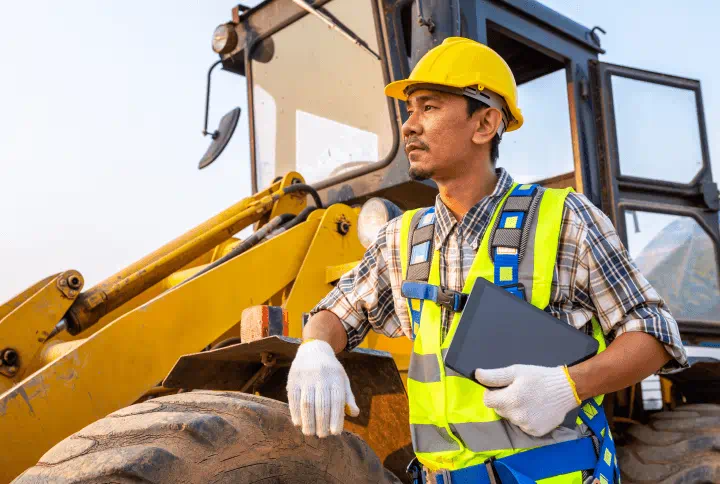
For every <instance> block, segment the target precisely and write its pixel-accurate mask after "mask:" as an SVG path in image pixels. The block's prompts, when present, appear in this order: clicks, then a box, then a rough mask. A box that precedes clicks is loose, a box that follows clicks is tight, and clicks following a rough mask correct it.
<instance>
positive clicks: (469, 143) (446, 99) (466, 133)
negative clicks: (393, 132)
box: [402, 89, 477, 181]
mask: <svg viewBox="0 0 720 484" xmlns="http://www.w3.org/2000/svg"><path fill="white" fill-rule="evenodd" d="M407 109H408V113H409V115H410V117H409V118H408V120H407V121H405V124H403V127H402V134H403V139H404V142H405V153H407V157H408V160H410V177H411V178H413V179H415V180H426V179H428V178H432V179H433V180H435V181H442V180H445V179H452V178H456V177H458V176H462V173H461V171H462V169H463V167H464V166H465V163H464V161H465V160H468V159H470V157H472V153H473V150H474V149H476V145H475V144H474V143H473V134H474V132H475V130H476V128H477V121H476V120H474V119H473V118H474V117H468V114H467V101H466V100H465V98H463V97H462V96H457V95H454V94H447V93H444V92H438V91H431V90H427V89H421V90H418V91H415V92H413V93H412V94H411V95H410V96H408V100H407Z"/></svg>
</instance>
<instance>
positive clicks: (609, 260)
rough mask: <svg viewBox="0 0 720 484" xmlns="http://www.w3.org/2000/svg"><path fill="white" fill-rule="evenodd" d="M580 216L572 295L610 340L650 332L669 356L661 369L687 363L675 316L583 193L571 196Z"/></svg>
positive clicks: (684, 365)
mask: <svg viewBox="0 0 720 484" xmlns="http://www.w3.org/2000/svg"><path fill="white" fill-rule="evenodd" d="M574 199H575V201H576V202H578V201H579V202H581V205H582V207H577V206H576V210H578V209H579V212H580V213H578V215H579V216H580V218H582V219H583V222H584V223H583V225H584V227H583V230H582V231H581V237H580V240H579V242H580V244H579V247H578V254H579V260H578V271H577V279H576V285H577V288H578V290H579V291H580V292H581V293H582V296H581V297H578V298H576V299H580V300H585V302H586V303H589V304H591V305H592V306H593V312H594V313H595V314H596V315H597V317H598V320H599V322H600V324H601V325H602V328H603V331H604V333H605V334H606V335H609V336H610V338H611V339H614V338H615V337H617V336H619V335H621V334H623V333H628V332H631V331H641V332H643V333H647V334H650V335H652V336H654V337H655V338H657V340H658V341H660V342H661V343H662V344H663V345H664V347H665V349H666V351H667V352H668V354H669V355H670V356H671V357H672V359H671V360H670V361H669V362H668V363H667V364H666V365H665V366H664V367H663V368H662V370H661V371H660V372H661V373H664V372H669V371H673V370H676V369H678V368H685V367H687V366H688V363H687V354H686V352H685V348H684V347H683V344H682V341H681V339H680V331H679V329H678V325H677V322H676V321H675V318H673V316H672V315H671V314H670V310H669V308H668V306H667V304H666V303H665V301H664V300H663V299H662V297H660V295H659V294H658V292H657V291H656V290H655V289H654V288H653V287H652V285H651V284H650V283H649V282H648V280H647V279H646V278H645V276H644V275H643V274H642V273H641V272H640V270H639V269H638V268H637V266H636V265H635V263H634V262H633V261H632V259H631V258H630V256H629V254H628V252H627V250H626V249H625V247H624V246H623V244H622V242H621V240H620V237H619V236H618V234H617V232H616V231H615V228H614V227H613V225H612V223H611V222H610V220H609V219H608V218H607V216H606V215H605V214H604V213H603V212H601V211H600V210H599V209H598V208H597V207H595V206H594V205H592V204H591V203H590V202H589V201H588V200H587V199H586V198H585V197H582V196H577V195H576V196H575V197H574Z"/></svg>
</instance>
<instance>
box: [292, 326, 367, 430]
mask: <svg viewBox="0 0 720 484" xmlns="http://www.w3.org/2000/svg"><path fill="white" fill-rule="evenodd" d="M287 393H288V404H289V406H290V416H291V417H292V422H293V424H294V425H295V426H296V427H300V426H302V433H303V434H305V435H317V436H318V437H327V436H328V435H329V434H332V435H339V434H340V433H342V430H343V422H344V419H345V417H344V413H345V406H346V405H345V404H347V407H348V413H349V415H350V416H352V417H357V416H358V415H359V414H360V409H359V408H358V406H357V405H356V404H355V396H354V395H353V393H352V390H351V389H350V380H349V379H348V377H347V374H346V373H345V368H343V366H342V365H341V364H340V362H339V361H338V359H337V357H336V356H335V351H333V349H332V347H331V346H330V344H329V343H327V342H325V341H322V340H317V339H316V340H308V341H306V342H304V343H303V344H301V345H300V348H298V351H297V354H296V355H295V359H294V360H293V362H292V366H290V373H289V374H288V383H287Z"/></svg>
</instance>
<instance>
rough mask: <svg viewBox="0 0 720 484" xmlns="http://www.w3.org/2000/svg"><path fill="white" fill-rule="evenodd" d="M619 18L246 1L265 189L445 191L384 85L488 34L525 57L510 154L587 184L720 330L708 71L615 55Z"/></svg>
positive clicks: (698, 324)
mask: <svg viewBox="0 0 720 484" xmlns="http://www.w3.org/2000/svg"><path fill="white" fill-rule="evenodd" d="M603 33H604V31H603V30H602V28H600V27H593V28H586V27H584V26H582V25H580V24H578V23H576V22H574V21H572V20H570V19H569V18H566V17H564V16H562V15H560V14H559V13H557V12H555V11H553V10H551V9H549V8H547V7H545V6H543V5H542V4H541V3H539V2H535V1H531V0H503V1H500V0H454V1H446V0H315V1H314V2H311V1H306V0H268V1H265V2H263V3H261V4H260V5H258V6H256V7H254V8H251V9H247V8H244V7H242V6H238V7H235V8H234V9H233V12H232V20H231V21H229V22H227V23H225V24H222V25H220V26H219V27H218V28H217V30H216V31H215V36H214V39H213V48H214V50H215V51H216V52H217V53H218V54H219V55H220V61H219V62H220V63H221V64H222V68H223V69H225V70H227V71H230V72H234V73H237V74H240V75H243V76H245V78H246V81H247V93H248V108H249V113H248V115H249V135H250V140H249V141H250V158H251V170H250V176H251V179H252V186H253V189H254V190H256V191H257V190H259V189H262V188H263V187H266V186H268V185H269V184H270V182H272V181H273V179H275V177H277V176H282V175H283V174H284V173H287V172H289V171H297V172H300V173H302V174H303V175H304V176H305V178H306V181H307V182H308V183H310V184H312V185H313V186H314V187H315V188H316V189H317V190H318V191H319V192H320V194H321V196H322V198H323V199H324V201H326V202H328V203H334V202H344V203H350V204H356V203H361V202H363V201H365V200H367V199H369V198H370V197H383V198H386V199H389V200H391V201H392V202H394V203H395V204H397V205H398V206H400V207H401V208H404V209H410V208H415V207H418V206H427V205H430V204H432V203H433V200H434V197H435V195H436V193H437V192H436V189H435V187H434V184H433V183H432V182H431V181H427V182H417V181H413V180H411V179H410V178H409V176H408V174H407V170H408V161H407V158H406V156H405V153H404V151H403V149H402V147H401V134H400V128H401V126H402V123H403V121H404V120H405V119H406V117H407V113H406V110H405V106H404V103H403V102H398V101H396V100H394V99H390V98H387V97H386V96H385V95H384V94H383V87H384V86H385V85H386V84H387V83H389V82H391V81H393V80H397V79H402V78H405V77H407V76H408V75H409V73H410V71H411V69H412V67H413V66H414V64H415V63H416V62H417V60H418V59H419V58H420V57H421V56H422V55H423V54H424V53H425V52H427V51H428V50H429V49H431V48H432V47H434V46H436V45H438V44H439V43H441V42H442V41H443V39H445V38H447V37H450V36H463V37H469V38H472V39H475V40H477V41H479V42H482V43H485V44H487V45H488V46H490V47H491V48H493V49H494V50H495V51H497V52H498V53H499V54H500V55H501V56H502V57H503V58H504V59H505V60H506V61H507V63H508V64H509V65H510V67H511V68H512V70H513V73H514V75H515V78H516V81H517V83H518V90H519V106H520V108H521V109H522V110H523V113H524V117H525V124H524V125H523V127H522V129H520V130H518V131H515V132H512V133H508V134H506V135H505V136H504V137H503V140H502V143H501V144H500V159H499V161H498V165H499V166H502V167H504V168H506V169H507V170H508V171H509V172H510V173H511V174H512V176H513V177H514V178H515V179H516V180H517V181H520V182H539V183H541V184H542V185H544V186H547V187H573V188H574V189H575V190H576V191H578V192H581V193H583V194H584V195H585V196H587V197H588V198H589V199H590V200H591V201H592V202H593V203H595V204H596V205H598V206H599V207H601V208H602V209H603V210H604V211H605V212H606V213H607V214H608V216H609V217H610V218H611V220H612V221H613V223H614V224H615V226H616V227H617V229H618V232H619V233H620V235H621V237H622V238H623V239H624V242H625V243H626V246H627V247H628V250H629V251H630V253H631V255H632V256H633V257H634V258H635V260H636V261H637V264H638V265H639V266H640V268H641V270H643V272H644V273H646V274H647V276H648V278H649V279H650V282H651V283H653V285H655V286H656V287H657V288H658V290H659V291H660V292H661V293H662V295H663V296H664V297H665V299H666V300H667V302H668V304H669V305H670V307H671V309H672V311H673V313H674V315H675V316H676V317H677V319H678V320H679V321H680V323H681V328H682V330H683V335H684V337H687V338H689V340H690V341H691V340H692V339H693V338H695V336H697V335H705V336H708V334H709V333H713V334H715V333H716V332H717V331H718V329H717V328H718V325H720V316H718V315H719V314H720V289H719V286H718V260H719V257H718V254H719V252H718V240H719V239H720V232H719V231H718V213H717V211H718V205H719V204H718V192H717V186H716V184H715V183H714V181H713V178H712V172H711V167H710V157H709V153H708V142H707V134H706V130H705V121H704V114H703V103H702V94H701V90H700V83H699V82H698V81H695V80H691V79H683V78H679V77H675V76H670V75H665V74H658V73H653V72H647V71H642V70H638V69H633V68H629V67H623V66H617V65H611V64H607V63H603V62H600V61H599V60H598V55H599V54H602V53H604V51H603V49H602V47H601V41H600V38H601V34H603ZM670 118H672V119H674V120H676V122H674V123H672V125H670V124H669V123H666V122H665V120H667V119H670Z"/></svg>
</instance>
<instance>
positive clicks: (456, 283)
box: [312, 168, 687, 371]
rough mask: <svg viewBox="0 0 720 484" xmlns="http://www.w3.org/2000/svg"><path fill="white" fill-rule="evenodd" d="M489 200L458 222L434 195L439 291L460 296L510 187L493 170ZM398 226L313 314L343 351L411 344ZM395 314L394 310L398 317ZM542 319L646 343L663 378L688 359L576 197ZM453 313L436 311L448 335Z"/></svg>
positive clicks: (606, 229)
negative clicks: (634, 336) (663, 361)
mask: <svg viewBox="0 0 720 484" xmlns="http://www.w3.org/2000/svg"><path fill="white" fill-rule="evenodd" d="M497 174H498V183H497V186H496V187H495V190H494V191H493V193H492V194H491V195H489V196H487V197H485V198H483V199H482V200H480V202H478V204H477V205H475V206H474V207H472V208H471V209H470V210H469V211H468V213H467V214H465V216H464V217H463V219H462V221H460V222H458V221H457V220H456V219H455V217H454V216H453V215H452V213H451V212H450V211H449V210H448V208H447V207H446V206H445V204H444V203H443V202H442V201H441V200H440V196H439V195H438V197H437V199H436V201H435V213H436V214H437V222H436V225H435V248H436V249H438V248H439V250H440V283H441V285H442V286H445V287H448V288H450V289H453V290H455V291H462V288H463V285H464V282H465V278H466V277H467V275H468V272H469V271H470V266H471V265H472V262H473V259H474V258H475V254H476V253H477V249H478V246H479V245H480V242H481V240H482V237H483V234H484V232H485V230H486V229H487V228H488V225H489V223H490V218H491V217H492V215H493V213H494V212H495V210H496V208H497V206H498V203H499V202H500V200H501V199H502V197H503V196H504V195H505V193H506V192H507V191H508V190H509V189H510V187H511V186H512V184H513V180H512V178H511V177H510V175H509V174H508V173H507V172H506V171H505V170H504V169H502V168H501V169H498V170H497ZM401 218H402V217H399V218H396V219H394V220H391V221H390V222H388V223H387V225H385V226H384V227H383V228H382V229H381V230H380V232H379V233H378V237H377V240H376V241H375V242H374V243H373V244H372V245H371V246H370V247H369V248H368V250H367V252H366V253H365V256H364V257H363V260H362V261H361V262H360V264H358V265H357V266H356V267H355V268H354V269H353V270H352V271H350V272H348V273H347V274H345V275H344V276H343V277H342V278H341V279H340V281H339V282H338V284H337V286H336V287H335V288H334V289H333V290H332V291H330V293H329V294H328V295H327V296H326V297H325V298H324V299H323V300H322V301H320V303H319V304H318V305H317V306H316V307H315V308H314V309H313V310H312V313H313V314H314V313H316V312H318V311H321V310H329V311H332V312H333V313H334V314H336V315H337V316H338V317H339V318H340V320H341V321H342V323H343V325H344V327H345V330H346V331H347V335H348V345H347V349H352V348H354V347H356V346H357V345H358V344H360V343H361V342H362V340H363V339H364V338H365V335H366V334H367V332H368V330H370V329H371V328H372V329H373V330H375V331H377V332H378V333H381V334H384V335H386V336H389V337H391V338H394V337H398V336H402V335H406V336H408V337H410V335H411V331H410V315H409V314H408V310H407V303H406V299H405V298H403V297H402V295H401V293H400V286H401V284H402V281H403V276H402V268H401V263H400V227H401ZM398 308H399V309H398ZM545 311H546V312H548V313H550V314H552V315H553V316H555V317H556V318H558V319H560V320H562V321H565V322H567V323H568V324H570V325H572V326H574V327H575V328H577V329H579V330H583V331H586V332H587V333H588V334H592V328H591V326H592V325H591V324H588V323H589V322H590V319H591V318H592V317H593V316H594V315H595V316H597V319H598V321H599V322H600V324H601V325H602V328H603V332H604V333H605V336H606V339H607V340H608V341H612V340H613V339H614V338H615V337H617V336H619V335H620V334H622V333H625V332H629V331H642V332H645V333H648V334H651V335H653V336H654V337H655V338H657V339H658V340H659V341H660V342H661V343H663V345H664V346H665V349H666V350H667V352H668V353H669V354H670V355H671V356H672V357H673V359H672V360H670V362H669V363H668V364H667V365H666V366H665V367H664V369H663V370H664V371H669V370H672V369H676V368H680V367H686V366H687V355H686V354H685V349H684V348H683V346H682V342H681V340H680V332H679V331H678V326H677V322H676V321H675V319H674V318H673V317H672V316H671V315H670V311H669V309H668V307H667V305H666V304H665V302H664V301H663V300H662V298H661V297H660V296H659V295H658V293H657V292H656V291H655V289H653V287H652V286H651V285H650V283H648V281H647V279H645V277H644V276H643V275H642V274H641V273H640V271H639V270H638V268H637V267H636V265H635V263H634V262H633V261H632V260H631V259H630V256H629V255H628V253H627V251H626V250H625V247H624V246H623V245H622V242H621V241H620V237H619V236H618V235H617V233H616V232H615V228H614V227H613V226H612V224H611V223H610V220H609V219H608V218H607V217H606V216H605V214H604V213H603V212H601V211H600V210H599V209H598V208H597V207H595V206H594V205H593V204H592V203H591V202H590V201H589V200H588V199H587V198H585V197H584V196H583V195H580V194H576V193H570V194H569V195H568V197H567V199H566V201H565V210H564V212H563V221H562V229H561V234H560V243H559V246H558V254H557V262H556V264H555V269H554V274H553V283H552V292H551V296H550V304H549V305H548V307H547V308H545ZM451 317H452V313H451V312H450V311H448V310H446V309H444V308H443V314H442V324H443V328H444V331H445V334H446V332H447V329H448V326H449V324H450V321H451Z"/></svg>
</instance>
